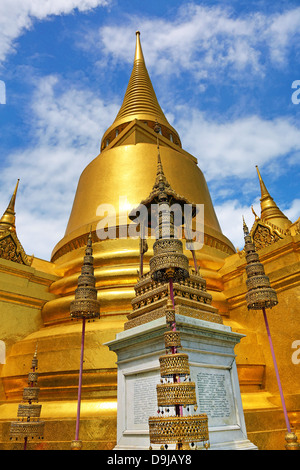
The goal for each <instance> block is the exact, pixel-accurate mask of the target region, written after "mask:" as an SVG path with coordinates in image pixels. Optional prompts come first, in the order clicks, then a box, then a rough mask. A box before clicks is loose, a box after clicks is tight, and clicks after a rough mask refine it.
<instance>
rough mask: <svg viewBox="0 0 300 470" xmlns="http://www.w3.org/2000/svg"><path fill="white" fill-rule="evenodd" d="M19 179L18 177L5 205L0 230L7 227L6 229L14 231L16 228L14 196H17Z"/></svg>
mask: <svg viewBox="0 0 300 470" xmlns="http://www.w3.org/2000/svg"><path fill="white" fill-rule="evenodd" d="M19 181H20V179H18V181H17V184H16V187H15V190H14V192H13V195H12V197H11V199H10V201H9V204H8V206H7V209H6V211H5V212H4V214H3V215H2V217H1V219H0V230H1V229H8V230H12V231H15V228H16V226H15V224H16V214H15V203H16V196H17V191H18V186H19Z"/></svg>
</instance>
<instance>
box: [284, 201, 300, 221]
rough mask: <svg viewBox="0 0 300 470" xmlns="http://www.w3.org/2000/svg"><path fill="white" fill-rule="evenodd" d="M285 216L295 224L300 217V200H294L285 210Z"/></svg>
mask: <svg viewBox="0 0 300 470" xmlns="http://www.w3.org/2000/svg"><path fill="white" fill-rule="evenodd" d="M284 214H285V215H286V216H287V218H288V219H289V220H291V221H292V222H295V221H296V220H297V219H299V217H300V199H294V200H293V201H292V202H291V204H290V207H289V208H287V209H285V210H284Z"/></svg>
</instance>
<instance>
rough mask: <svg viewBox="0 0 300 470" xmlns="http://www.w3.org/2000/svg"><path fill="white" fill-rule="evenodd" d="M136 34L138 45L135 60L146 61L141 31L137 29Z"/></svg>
mask: <svg viewBox="0 0 300 470" xmlns="http://www.w3.org/2000/svg"><path fill="white" fill-rule="evenodd" d="M135 34H136V45H135V55H134V61H137V60H140V61H143V62H145V60H144V54H143V51H142V46H141V41H140V35H141V33H140V32H139V31H136V33H135Z"/></svg>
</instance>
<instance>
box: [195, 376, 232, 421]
mask: <svg viewBox="0 0 300 470" xmlns="http://www.w3.org/2000/svg"><path fill="white" fill-rule="evenodd" d="M196 390H197V398H198V405H199V409H200V412H204V413H206V414H207V416H208V424H209V426H225V425H231V424H236V413H235V407H234V398H233V388H232V382H231V377H230V371H229V370H222V369H214V370H211V369H202V370H201V371H199V372H197V375H196Z"/></svg>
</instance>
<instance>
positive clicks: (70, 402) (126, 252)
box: [0, 32, 300, 449]
mask: <svg viewBox="0 0 300 470" xmlns="http://www.w3.org/2000/svg"><path fill="white" fill-rule="evenodd" d="M157 123H158V124H159V127H160V129H161V132H160V133H159V134H158V135H157V134H156V132H155V130H154V128H155V126H156V124H157ZM157 138H158V142H159V148H160V155H161V160H162V162H163V167H164V172H165V174H166V176H167V179H168V181H169V182H170V184H171V186H172V188H174V190H175V191H176V192H177V193H178V194H180V195H182V196H183V197H185V198H186V199H187V200H189V201H191V203H193V204H204V217H205V220H204V246H203V248H202V249H201V250H199V251H198V252H197V260H198V263H199V266H200V270H201V275H202V276H203V278H205V280H206V284H207V291H208V293H209V294H210V295H211V296H212V306H213V307H216V308H217V309H218V311H219V314H220V315H221V316H222V318H223V322H224V323H225V324H228V325H230V326H231V327H232V329H233V330H235V331H239V332H242V333H244V334H246V338H244V339H243V341H242V342H241V344H240V345H238V347H237V348H236V352H237V365H238V372H239V380H240V386H241V392H242V400H243V406H244V412H245V419H246V425H247V432H248V437H249V439H251V441H252V442H253V443H255V444H256V445H257V446H258V447H259V448H261V449H274V448H275V449H276V448H281V447H282V446H284V434H285V429H284V420H283V418H282V410H281V408H280V400H279V397H278V391H277V389H276V380H275V373H274V371H273V368H272V362H271V358H270V356H269V350H268V346H267V339H266V338H265V336H264V331H263V330H264V327H263V324H262V319H261V318H260V316H259V313H257V312H254V313H253V312H252V313H249V312H248V311H247V308H246V302H245V292H246V284H245V279H246V274H245V266H246V260H245V255H244V253H243V252H237V253H236V252H235V249H234V247H233V245H232V243H231V242H230V241H229V240H228V239H227V238H226V237H225V236H224V235H223V234H222V231H221V229H220V225H219V223H218V220H217V217H216V214H215V211H214V207H213V204H212V201H211V197H210V194H209V190H208V187H207V184H206V181H205V178H204V176H203V173H202V172H201V170H200V169H199V167H198V166H197V159H196V158H195V157H194V156H192V155H190V154H189V153H188V152H186V151H185V150H183V149H182V146H181V141H180V137H179V135H178V133H177V131H176V130H175V129H174V128H173V127H172V126H171V125H170V124H169V122H168V120H167V119H166V117H165V115H164V113H163V111H162V109H161V107H160V105H159V103H158V100H157V98H156V95H155V92H154V90H153V87H152V84H151V81H150V78H149V75H148V72H147V68H146V65H145V60H144V56H143V52H142V48H141V44H140V34H139V32H137V33H136V51H135V57H134V64H133V70H132V73H131V77H130V80H129V84H128V87H127V91H126V93H125V97H124V101H123V103H122V106H121V108H120V111H119V113H118V114H117V117H116V119H115V121H114V122H113V123H112V125H111V126H110V127H109V128H108V129H107V131H106V132H105V133H104V135H103V138H102V141H101V147H100V148H101V152H100V154H99V155H98V156H97V157H96V158H95V159H94V160H93V161H91V163H90V164H89V165H88V166H87V167H86V168H85V170H84V171H83V173H82V175H81V177H80V180H79V183H78V187H77V191H76V195H75V198H74V203H73V208H72V211H71V214H70V218H69V222H68V225H67V228H66V232H65V235H64V237H63V239H62V240H60V241H59V242H58V243H57V245H56V246H55V248H54V249H53V252H52V258H51V261H50V262H47V261H44V260H41V259H38V258H35V257H28V256H27V255H26V254H25V253H24V250H23V248H22V246H21V243H20V241H19V240H18V238H17V235H16V228H15V213H14V210H15V209H14V207H15V197H16V191H15V192H14V195H13V197H12V199H11V202H10V204H9V207H8V208H7V210H6V211H5V213H4V215H3V217H2V219H1V221H0V285H1V287H0V307H1V320H2V321H1V325H0V332H1V336H0V339H1V340H2V341H4V343H5V348H6V361H5V364H2V365H1V364H0V376H1V381H0V400H1V404H0V448H1V449H9V448H10V445H9V425H10V422H11V420H12V419H13V418H14V417H15V416H16V410H17V406H18V403H19V400H20V397H21V396H22V391H23V388H24V384H25V383H26V377H27V372H28V366H29V364H30V361H31V355H32V351H33V350H34V347H35V344H36V342H37V341H38V344H39V371H40V373H39V386H40V397H39V398H40V402H41V403H42V404H43V407H42V416H41V418H42V419H43V420H44V421H45V432H44V444H43V445H44V447H45V448H46V449H69V448H70V443H71V441H72V439H73V437H74V429H75V420H76V406H77V387H78V367H79V366H78V364H79V357H80V337H81V324H80V322H77V321H71V318H70V304H71V302H72V300H74V295H75V290H76V287H77V280H78V276H79V275H80V271H81V266H82V259H83V257H84V252H85V247H86V244H87V239H88V236H89V233H90V231H91V233H92V240H93V256H94V274H95V278H96V288H97V291H98V300H99V301H100V305H101V317H100V319H99V320H96V321H95V322H93V323H88V324H87V326H86V339H85V356H84V374H83V386H82V405H81V434H82V441H83V448H84V449H112V448H113V447H114V445H115V442H116V410H117V366H116V356H115V354H114V353H113V352H111V351H109V349H108V347H107V346H105V343H106V342H108V341H111V340H113V339H114V338H115V334H116V333H117V332H119V331H122V330H123V328H124V323H125V322H126V321H127V315H128V314H129V313H130V312H131V309H132V307H131V301H132V299H133V298H134V286H135V284H136V282H137V278H138V273H137V271H138V269H139V260H140V251H139V242H138V240H135V239H131V238H128V237H126V230H127V226H128V224H129V223H130V219H129V218H128V214H129V213H130V211H131V210H132V209H133V208H134V207H136V206H137V205H138V204H139V203H140V201H141V200H143V199H144V198H145V197H147V196H148V194H149V192H150V191H151V188H152V186H153V181H154V180H155V175H156V163H157ZM259 177H260V185H261V192H262V194H261V206H262V212H261V216H260V217H259V216H257V215H256V214H255V221H254V224H253V227H252V229H251V235H252V237H253V240H254V241H255V244H256V246H257V249H260V250H261V252H260V259H261V261H262V262H263V263H264V265H265V270H266V273H267V274H268V276H269V278H270V281H271V284H272V286H273V287H274V288H275V289H276V291H277V295H278V300H279V304H278V306H277V307H276V308H274V309H273V311H272V319H270V323H271V328H273V329H274V331H273V337H274V344H275V347H277V348H278V349H279V351H280V358H279V361H280V362H279V366H280V367H281V369H282V371H281V372H282V382H283V388H284V389H285V390H286V391H287V397H286V401H287V405H288V410H289V412H290V413H291V417H292V423H293V425H295V427H296V428H297V427H298V428H299V426H297V424H298V419H299V418H298V416H299V413H298V409H299V406H300V405H299V404H300V402H299V396H300V395H299V393H300V374H299V367H300V365H297V364H295V363H294V362H293V361H292V353H293V349H292V343H293V341H295V340H298V339H300V328H299V326H298V322H297V312H299V306H298V303H299V301H297V299H299V295H300V292H299V289H300V288H299V280H300V275H299V272H300V269H299V266H300V259H299V247H300V224H299V220H298V221H296V222H295V223H294V224H293V223H292V222H290V221H289V220H288V219H287V218H286V217H285V216H284V214H283V213H282V212H281V211H280V209H279V208H278V207H277V205H276V203H275V202H274V200H273V199H272V198H271V196H270V195H269V193H268V191H267V189H266V187H265V185H264V183H263V182H262V179H261V176H260V175H259ZM103 204H107V205H110V207H111V206H112V207H114V208H115V209H116V213H115V218H112V219H110V222H109V224H108V227H107V228H108V229H112V230H115V231H116V238H115V239H110V238H107V239H106V240H99V238H98V236H97V226H98V223H99V220H100V219H101V217H102V216H103V215H104V214H103V213H102V212H101V210H102V208H103ZM100 206H101V207H100ZM99 207H100V209H99ZM124 234H125V236H124ZM152 242H153V241H152V240H150V239H149V240H148V244H149V250H148V251H147V252H146V253H145V255H144V268H145V270H147V269H148V263H149V259H150V258H151V256H152ZM186 255H187V256H188V257H189V261H190V265H191V266H193V259H192V255H191V252H190V251H186ZM84 436H86V437H84ZM282 436H283V437H282Z"/></svg>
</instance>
